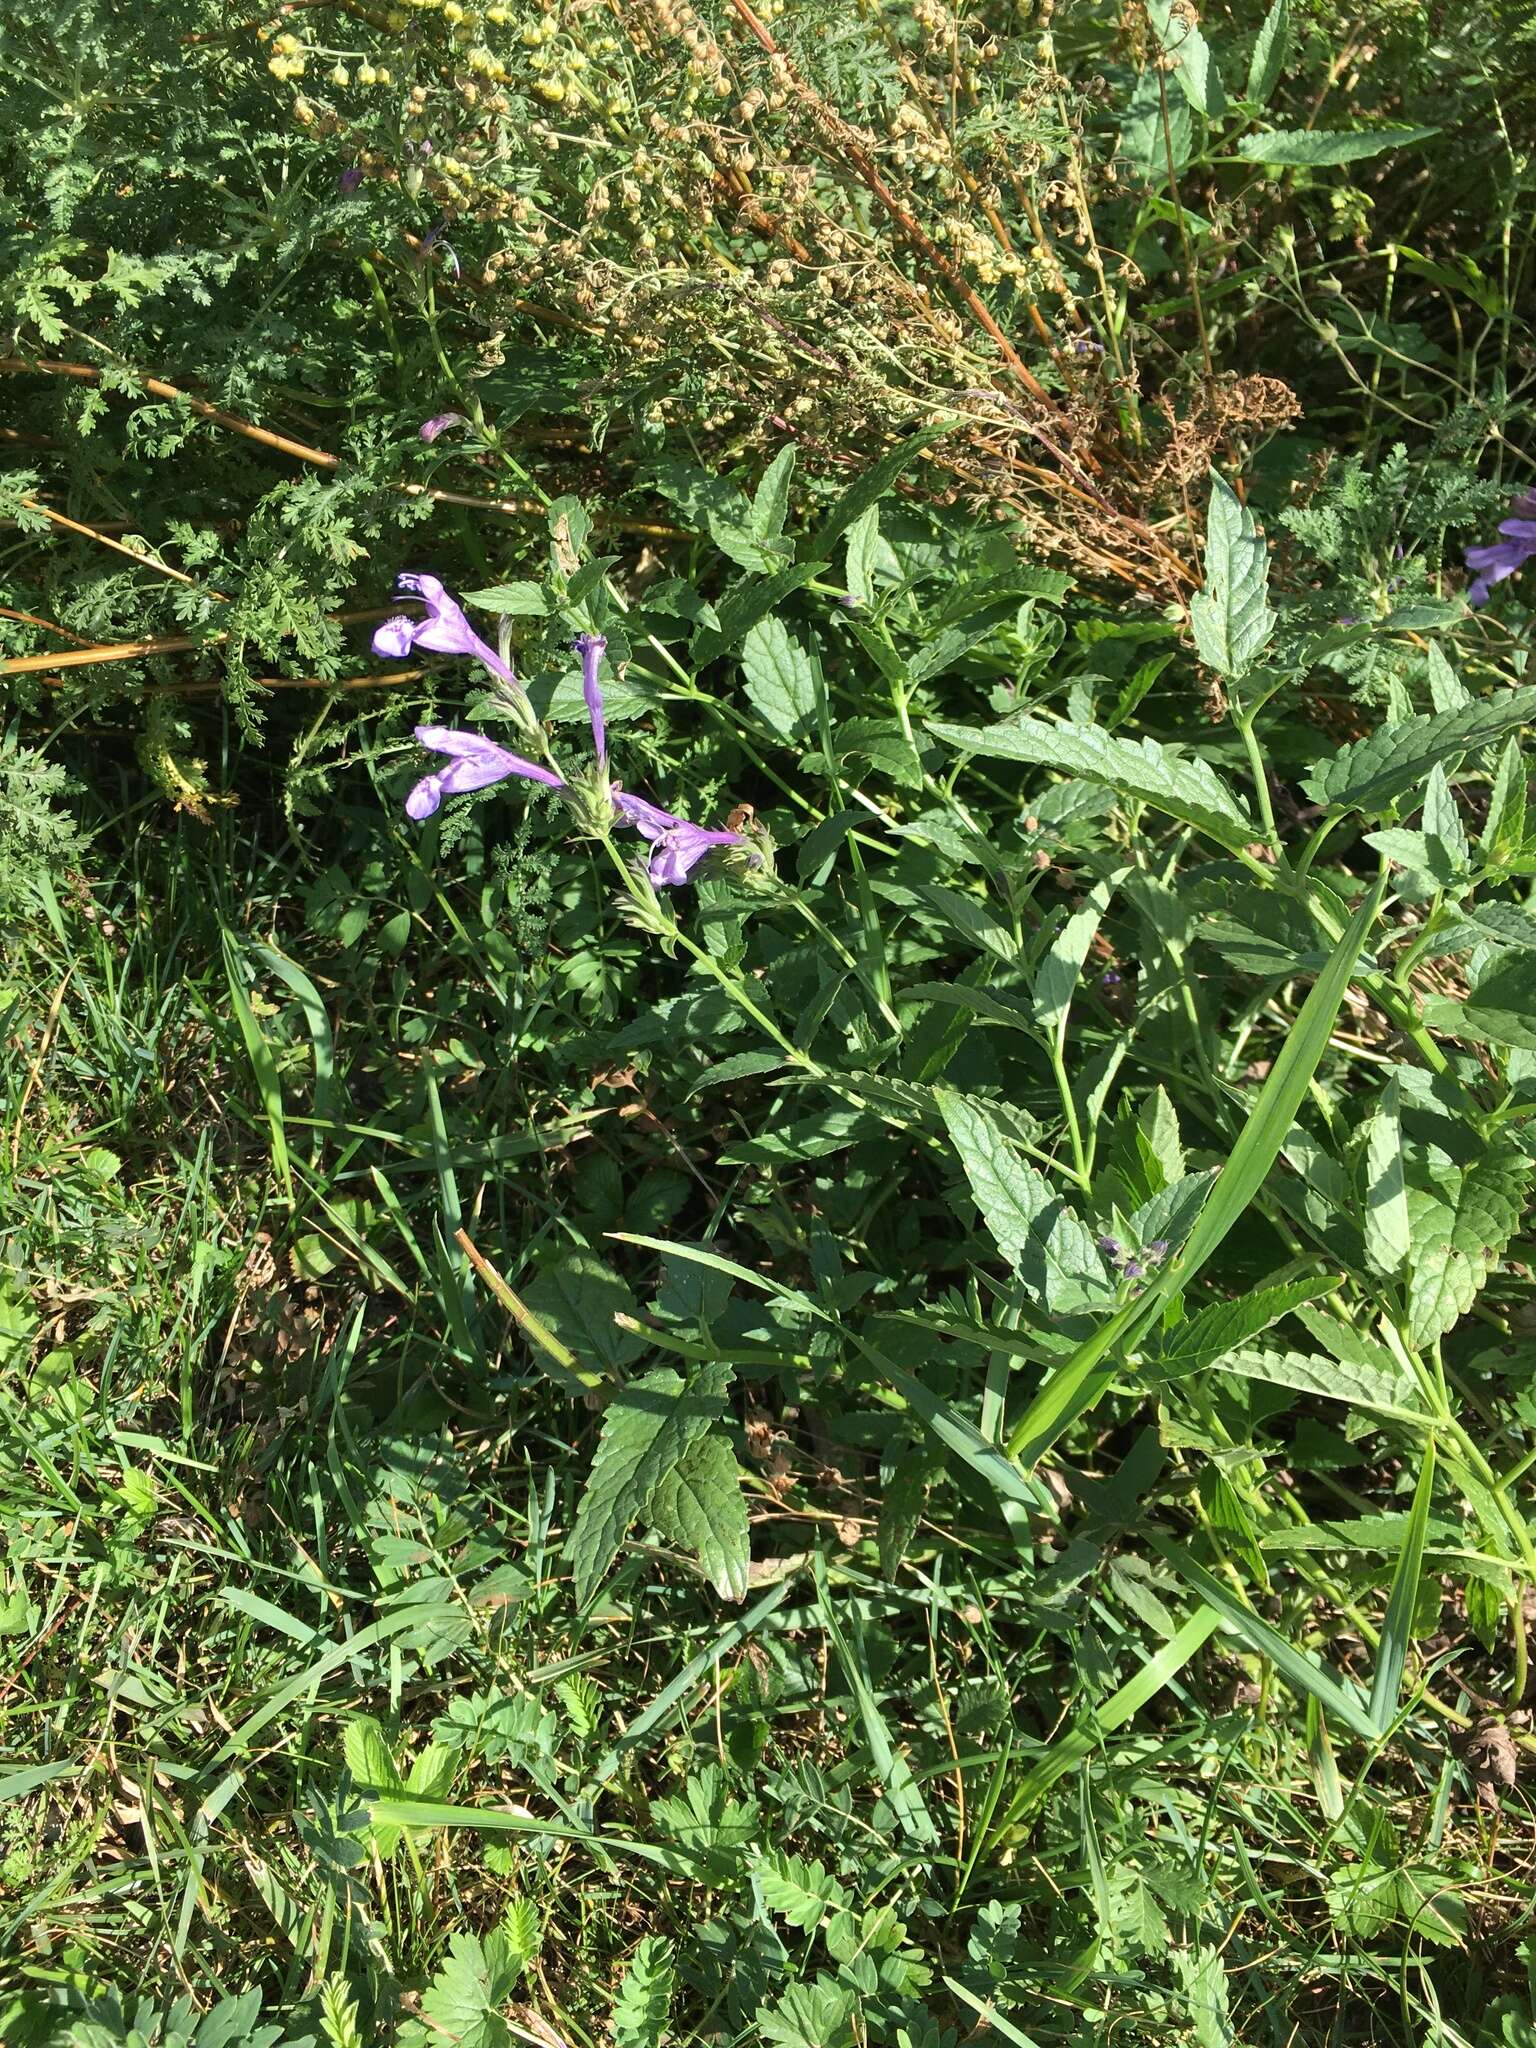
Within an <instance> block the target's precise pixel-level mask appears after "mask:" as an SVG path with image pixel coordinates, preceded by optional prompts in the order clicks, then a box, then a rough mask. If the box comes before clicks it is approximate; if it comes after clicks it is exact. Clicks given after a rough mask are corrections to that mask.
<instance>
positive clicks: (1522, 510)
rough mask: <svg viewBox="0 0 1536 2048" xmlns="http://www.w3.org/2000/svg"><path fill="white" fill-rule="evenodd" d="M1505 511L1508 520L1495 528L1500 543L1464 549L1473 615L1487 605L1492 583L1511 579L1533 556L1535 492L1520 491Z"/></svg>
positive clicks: (1497, 541) (1469, 599)
mask: <svg viewBox="0 0 1536 2048" xmlns="http://www.w3.org/2000/svg"><path fill="white" fill-rule="evenodd" d="M1509 509H1510V513H1511V515H1512V516H1511V517H1510V518H1508V519H1505V520H1503V521H1501V522H1500V525H1499V532H1500V533H1501V534H1502V535H1503V536H1504V538H1503V539H1502V540H1496V541H1493V542H1491V543H1490V544H1489V545H1488V546H1487V547H1485V548H1468V549H1467V567H1468V568H1469V569H1470V570H1472V571H1473V574H1474V581H1473V582H1472V584H1471V585H1470V587H1469V588H1468V591H1467V603H1468V604H1469V605H1471V606H1472V608H1473V610H1474V611H1476V610H1477V609H1478V608H1479V607H1480V606H1482V605H1485V604H1486V603H1487V602H1488V598H1489V594H1490V592H1491V591H1492V589H1493V586H1494V584H1495V583H1502V582H1503V581H1504V579H1505V577H1506V576H1513V575H1514V574H1515V572H1516V570H1517V569H1523V568H1524V567H1525V565H1526V563H1527V562H1528V561H1529V560H1530V559H1531V557H1532V555H1536V491H1522V492H1521V493H1520V495H1519V497H1517V498H1516V499H1515V500H1514V502H1513V503H1512V504H1511V506H1510V508H1509Z"/></svg>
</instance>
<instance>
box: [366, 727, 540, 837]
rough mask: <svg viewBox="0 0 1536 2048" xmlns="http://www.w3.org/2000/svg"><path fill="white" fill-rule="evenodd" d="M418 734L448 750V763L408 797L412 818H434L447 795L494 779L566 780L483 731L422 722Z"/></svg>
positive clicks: (435, 747) (437, 748)
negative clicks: (500, 743)
mask: <svg viewBox="0 0 1536 2048" xmlns="http://www.w3.org/2000/svg"><path fill="white" fill-rule="evenodd" d="M416 737H417V739H418V740H419V741H420V742H421V744H422V745H423V746H424V747H430V748H431V749H432V751H433V753H434V754H447V755H448V756H449V761H448V766H447V767H446V768H439V769H438V770H437V771H436V772H435V773H434V774H431V775H425V776H423V777H422V779H421V781H420V782H418V783H417V784H416V787H415V788H414V789H413V790H412V791H411V793H410V795H409V796H408V797H407V798H406V800H405V812H406V816H407V817H408V818H415V819H417V820H420V819H422V818H430V817H431V815H432V813H433V812H434V811H435V810H436V809H437V807H438V805H439V804H440V803H441V802H442V800H443V798H444V797H445V796H463V795H464V794H465V793H466V792H467V791H468V790H471V789H489V787H490V786H491V784H492V783H493V782H505V781H506V779H507V777H508V776H509V775H520V776H522V778H523V780H524V781H525V782H542V783H543V784H544V785H545V787H546V788H548V789H564V787H565V784H564V782H563V781H562V780H561V779H560V777H559V776H558V775H556V774H555V772H554V770H553V769H552V768H541V767H540V766H539V765H538V763H537V762H536V761H525V760H524V759H523V758H522V756H521V755H520V754H509V753H508V752H507V750H506V748H505V747H499V746H497V744H496V742H495V741H494V740H488V739H487V738H486V737H485V735H484V734H483V733H478V732H451V731H450V730H449V729H448V727H447V726H443V725H418V726H417V728H416Z"/></svg>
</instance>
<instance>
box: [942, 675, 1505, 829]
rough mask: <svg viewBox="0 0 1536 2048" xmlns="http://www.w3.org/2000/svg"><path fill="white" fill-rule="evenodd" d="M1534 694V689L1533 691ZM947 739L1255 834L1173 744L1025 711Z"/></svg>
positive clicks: (1222, 790) (947, 731)
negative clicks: (1014, 717)
mask: <svg viewBox="0 0 1536 2048" xmlns="http://www.w3.org/2000/svg"><path fill="white" fill-rule="evenodd" d="M1532 694H1533V696H1536V692H1533V693H1532ZM929 731H930V732H932V733H933V735H934V737H935V738H936V739H940V740H942V741H943V742H944V743H945V745H946V746H951V747H962V748H964V749H965V750H966V751H967V752H968V753H972V754H985V755H988V756H990V757H991V758H993V759H994V760H1002V761H1027V762H1030V763H1033V764H1035V765H1037V766H1039V767H1044V768H1056V769H1060V770H1062V771H1064V772H1065V773H1067V774H1069V775H1074V776H1080V777H1082V778H1083V779H1084V780H1086V781H1089V782H1099V783H1104V784H1106V785H1107V786H1108V787H1109V788H1111V789H1116V790H1119V791H1121V792H1122V793H1123V794H1124V795H1126V796H1130V797H1134V798H1135V799H1136V800H1137V801H1138V802H1140V803H1144V804H1150V805H1151V806H1152V808H1153V809H1154V810H1158V811H1162V812H1164V813H1165V814H1166V815H1167V816H1168V817H1170V818H1179V819H1182V820H1183V822H1184V823H1185V824H1187V825H1196V826H1198V827H1199V828H1200V830H1201V831H1202V832H1205V833H1208V834H1209V836H1210V837H1211V838H1212V839H1214V840H1216V841H1217V842H1218V843H1219V844H1220V845H1222V846H1226V847H1230V848H1237V847H1243V846H1246V845H1248V843H1249V842H1250V841H1251V840H1252V839H1253V838H1254V836H1255V830H1256V828H1255V826H1254V823H1253V820H1252V819H1251V818H1250V817H1248V815H1247V813H1246V812H1245V811H1244V810H1243V808H1242V806H1241V805H1240V804H1239V803H1238V801H1237V798H1236V797H1235V796H1234V795H1233V794H1232V792H1231V790H1230V789H1228V787H1227V785H1226V784H1225V783H1224V782H1223V781H1222V779H1221V777H1220V776H1219V775H1218V774H1217V773H1216V771H1215V769H1214V768H1212V767H1210V766H1209V764H1208V763H1206V762H1205V761H1201V760H1198V759H1196V758H1195V757H1193V756H1189V755H1180V754H1175V753H1173V752H1171V751H1170V750H1169V749H1168V748H1166V747H1162V746H1159V745H1158V743H1157V741H1156V740H1140V741H1136V740H1123V739H1117V738H1115V737H1114V735H1113V734H1111V733H1107V732H1105V730H1104V729H1103V727H1102V726H1097V725H1046V724H1044V723H1042V722H1041V721H1040V720H1039V719H1033V718H1021V719H1017V720H1014V721H1012V722H1010V723H1008V724H1005V725H993V726H987V727H985V728H983V727H976V726H967V725H942V724H931V725H930V726H929Z"/></svg>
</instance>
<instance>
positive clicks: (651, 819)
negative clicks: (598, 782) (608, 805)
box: [613, 789, 683, 840]
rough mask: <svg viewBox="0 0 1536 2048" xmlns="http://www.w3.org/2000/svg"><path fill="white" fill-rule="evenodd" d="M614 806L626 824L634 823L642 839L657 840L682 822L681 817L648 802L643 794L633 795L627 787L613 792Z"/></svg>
mask: <svg viewBox="0 0 1536 2048" xmlns="http://www.w3.org/2000/svg"><path fill="white" fill-rule="evenodd" d="M613 808H614V809H615V810H616V811H617V812H618V814H619V816H620V817H621V818H622V819H623V820H624V822H625V824H626V825H633V826H634V828H635V830H636V831H637V832H638V833H639V834H640V836H641V838H642V839H651V840H656V839H659V838H660V837H661V835H662V834H663V833H664V832H670V831H672V830H673V828H674V827H675V826H677V825H681V824H682V822H683V821H682V819H681V818H674V817H673V815H672V813H671V812H670V811H664V810H663V809H662V808H661V806H660V805H659V804H653V803H647V802H646V800H645V798H644V797H643V796H631V795H630V793H629V791H628V790H627V789H616V790H614V792H613Z"/></svg>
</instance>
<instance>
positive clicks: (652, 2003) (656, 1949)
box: [608, 1934, 673, 2048]
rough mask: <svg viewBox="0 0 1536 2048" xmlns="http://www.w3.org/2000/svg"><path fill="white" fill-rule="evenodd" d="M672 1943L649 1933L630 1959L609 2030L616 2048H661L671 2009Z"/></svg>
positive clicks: (614, 2003) (614, 2002) (610, 2017)
mask: <svg viewBox="0 0 1536 2048" xmlns="http://www.w3.org/2000/svg"><path fill="white" fill-rule="evenodd" d="M672 1981H673V1970H672V1944H671V1942H670V1941H664V1940H663V1939H662V1937H661V1936H660V1935H659V1934H648V1935H647V1936H646V1937H645V1939H644V1940H643V1941H642V1942H641V1943H640V1944H639V1945H638V1947H637V1948H636V1949H635V1952H634V1954H633V1955H632V1956H631V1957H630V1959H629V1967H628V1969H626V1970H625V1972H624V1980H623V1982H622V1983H621V1984H620V1986H619V1992H618V1996H617V1997H616V1998H615V1999H614V2001H613V2011H612V2012H611V2013H610V2014H609V2017H608V2030H609V2032H610V2033H611V2034H612V2036H613V2048H661V2040H662V2037H663V2035H664V2034H665V2033H666V2031H667V2019H668V2016H669V2014H670V2013H671V2010H672Z"/></svg>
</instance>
